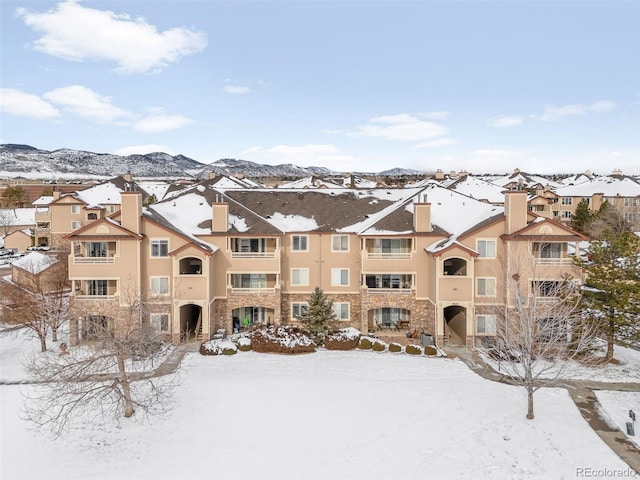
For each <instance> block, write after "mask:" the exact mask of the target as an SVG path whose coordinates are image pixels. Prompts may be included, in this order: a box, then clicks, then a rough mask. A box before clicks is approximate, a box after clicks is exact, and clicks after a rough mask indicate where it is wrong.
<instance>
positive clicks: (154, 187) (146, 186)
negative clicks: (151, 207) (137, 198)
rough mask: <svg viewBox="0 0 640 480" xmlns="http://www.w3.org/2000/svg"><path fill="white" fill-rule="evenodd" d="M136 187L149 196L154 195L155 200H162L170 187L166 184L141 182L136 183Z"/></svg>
mask: <svg viewBox="0 0 640 480" xmlns="http://www.w3.org/2000/svg"><path fill="white" fill-rule="evenodd" d="M137 184H138V186H139V187H140V188H141V189H142V190H144V191H145V192H146V193H147V194H148V195H149V196H151V195H155V197H156V199H157V200H162V199H163V198H164V196H165V194H166V193H167V191H168V190H169V187H170V186H171V184H170V183H167V182H152V181H141V182H137Z"/></svg>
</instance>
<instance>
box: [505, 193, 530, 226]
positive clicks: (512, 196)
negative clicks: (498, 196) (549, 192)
mask: <svg viewBox="0 0 640 480" xmlns="http://www.w3.org/2000/svg"><path fill="white" fill-rule="evenodd" d="M504 215H505V217H506V218H507V231H506V233H513V232H516V231H518V230H520V229H521V228H524V227H525V226H526V225H527V191H526V190H506V191H505V192H504Z"/></svg>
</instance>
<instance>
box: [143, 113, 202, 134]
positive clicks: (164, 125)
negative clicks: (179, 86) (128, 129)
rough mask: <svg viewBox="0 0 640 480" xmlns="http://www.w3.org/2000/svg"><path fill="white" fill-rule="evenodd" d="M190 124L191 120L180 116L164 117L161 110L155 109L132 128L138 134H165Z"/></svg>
mask: <svg viewBox="0 0 640 480" xmlns="http://www.w3.org/2000/svg"><path fill="white" fill-rule="evenodd" d="M191 122H192V120H191V119H189V118H187V117H184V116H182V115H166V114H165V113H163V111H162V110H161V109H155V110H154V111H153V113H151V114H150V115H148V116H146V117H145V118H143V119H141V120H138V121H137V122H136V123H135V124H134V125H133V128H135V129H136V130H138V131H139V132H166V131H167V130H176V129H178V128H181V127H184V126H185V125H188V124H189V123H191Z"/></svg>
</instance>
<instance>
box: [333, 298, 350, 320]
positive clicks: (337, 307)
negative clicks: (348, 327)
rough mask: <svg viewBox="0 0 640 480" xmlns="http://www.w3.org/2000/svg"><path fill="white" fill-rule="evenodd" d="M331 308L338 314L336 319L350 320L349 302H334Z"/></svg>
mask: <svg viewBox="0 0 640 480" xmlns="http://www.w3.org/2000/svg"><path fill="white" fill-rule="evenodd" d="M331 308H332V310H333V314H334V315H335V316H336V320H342V321H344V320H349V303H347V302H334V303H333V305H332V306H331Z"/></svg>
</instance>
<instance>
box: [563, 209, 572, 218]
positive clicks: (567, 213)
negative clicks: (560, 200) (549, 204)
mask: <svg viewBox="0 0 640 480" xmlns="http://www.w3.org/2000/svg"><path fill="white" fill-rule="evenodd" d="M562 218H571V212H570V211H569V210H563V211H562Z"/></svg>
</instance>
